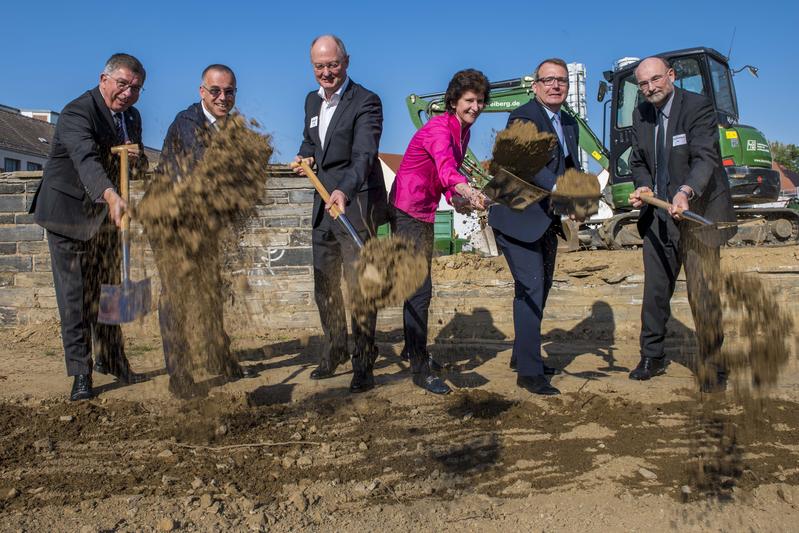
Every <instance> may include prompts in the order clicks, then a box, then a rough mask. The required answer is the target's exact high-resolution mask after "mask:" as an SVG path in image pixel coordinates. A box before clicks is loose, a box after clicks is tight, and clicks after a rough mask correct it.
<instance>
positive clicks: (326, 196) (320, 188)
mask: <svg viewBox="0 0 799 533" xmlns="http://www.w3.org/2000/svg"><path fill="white" fill-rule="evenodd" d="M289 166H291V168H297V167H300V168H302V170H303V171H304V172H305V175H306V176H308V179H309V180H311V183H313V186H314V188H315V189H316V192H318V193H319V196H321V197H322V200H324V202H325V203H327V202H329V201H330V193H328V192H327V189H325V186H324V185H322V182H321V181H319V178H318V177H316V174H315V173H314V171H313V170H311V167H310V165H308V162H307V161H306V160H305V159H302V160H300V162H299V163H297V162H296V161H294V162H292V163H291V164H290V165H289ZM341 214H343V213H342V212H341V211H340V210H339V208H338V206H337V205H336V204H333V205H332V206H331V207H330V216H331V217H333V218H338V216H339V215H341Z"/></svg>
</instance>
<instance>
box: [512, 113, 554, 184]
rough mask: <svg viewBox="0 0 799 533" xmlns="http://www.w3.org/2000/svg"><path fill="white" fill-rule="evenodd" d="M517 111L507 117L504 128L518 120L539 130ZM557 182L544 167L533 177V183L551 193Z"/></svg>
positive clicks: (530, 118) (528, 117) (552, 173)
mask: <svg viewBox="0 0 799 533" xmlns="http://www.w3.org/2000/svg"><path fill="white" fill-rule="evenodd" d="M519 109H522V108H519ZM519 109H516V110H515V111H513V112H512V113H511V114H510V116H509V117H508V123H507V125H506V126H505V127H506V128H507V127H509V126H510V125H511V124H513V123H514V122H516V121H517V120H520V121H522V122H532V123H533V124H535V125H536V127H537V128H539V130H540V129H541V126H540V125H539V124H536V122H535V121H534V120H533V119H532V117H530V116H529V115H527V114H525V113H521V112H519ZM557 181H558V177H557V176H556V175H555V173H554V172H552V171H551V170H549V169H548V168H547V167H546V166H544V167H543V168H542V169H541V170H539V171H538V173H537V174H536V175H535V176H533V183H534V184H536V185H537V186H539V187H541V188H544V189H546V190H548V191H551V190H552V189H553V188H554V187H555V182H557Z"/></svg>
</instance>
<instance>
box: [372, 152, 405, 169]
mask: <svg viewBox="0 0 799 533" xmlns="http://www.w3.org/2000/svg"><path fill="white" fill-rule="evenodd" d="M377 155H378V157H379V158H380V159H381V160H382V161H383V163H385V164H386V165H387V166H388V168H390V169H391V170H393V171H394V173H395V174H396V172H397V170H399V166H400V163H402V154H387V153H384V152H381V153H379V154H377Z"/></svg>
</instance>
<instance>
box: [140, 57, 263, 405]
mask: <svg viewBox="0 0 799 533" xmlns="http://www.w3.org/2000/svg"><path fill="white" fill-rule="evenodd" d="M236 90H237V88H236V75H235V74H234V73H233V70H232V69H231V68H230V67H228V66H226V65H221V64H213V65H209V66H208V67H206V68H205V70H203V72H202V76H201V85H200V89H199V92H200V101H199V102H197V103H194V104H192V105H190V106H189V107H188V108H187V109H184V110H183V111H181V112H180V113H178V114H177V116H176V117H175V120H174V121H173V122H172V124H171V125H170V126H169V129H168V130H167V133H166V137H165V138H164V146H163V148H162V150H161V160H160V163H159V166H158V170H157V173H156V174H157V176H158V179H157V180H155V181H154V182H153V183H152V184H151V186H150V187H149V188H148V192H147V194H148V195H150V194H154V195H158V194H159V192H160V191H163V190H164V188H171V187H173V186H174V184H175V183H178V182H180V180H181V179H182V178H183V177H184V176H187V175H189V174H190V173H191V172H192V170H194V168H195V166H196V165H197V163H198V162H199V161H201V160H202V158H203V156H204V155H205V151H206V149H207V147H208V144H209V142H210V139H211V136H212V135H213V134H214V133H216V131H217V130H218V128H219V127H220V124H222V123H223V122H224V121H225V120H226V119H227V117H228V115H229V113H230V112H231V111H233V107H234V106H235V104H236ZM149 237H150V242H151V244H152V247H153V251H154V252H155V257H156V262H157V264H158V272H159V277H160V279H161V296H160V298H159V301H158V322H159V325H160V327H161V339H162V341H163V347H164V360H165V362H166V369H167V373H168V374H169V390H170V392H172V394H174V395H176V396H178V397H180V398H189V397H192V396H194V395H196V393H198V392H199V389H197V387H195V383H194V379H193V377H192V375H191V365H190V363H191V361H190V356H191V355H194V356H196V357H199V358H200V359H201V360H202V361H203V362H204V363H205V366H206V367H208V369H209V370H210V371H212V372H218V373H221V374H223V375H224V376H225V377H227V378H228V379H238V378H241V377H254V376H255V375H256V374H255V372H253V371H252V370H250V369H249V368H247V367H243V366H241V365H240V364H239V362H238V361H237V360H236V358H235V356H234V355H233V354H232V353H231V351H230V338H229V337H228V335H227V333H226V332H225V329H224V317H223V309H224V298H223V294H222V275H221V257H220V250H219V242H218V240H217V239H216V238H207V239H205V241H204V242H203V243H202V244H201V245H200V248H199V250H197V251H196V252H193V253H191V256H190V258H189V259H190V261H189V264H187V263H186V262H183V261H181V262H180V263H179V264H175V263H177V261H175V255H174V254H173V253H170V249H171V248H172V247H174V246H175V243H174V242H170V241H169V240H168V237H169V235H162V234H159V233H157V232H156V233H155V234H150V235H149ZM192 352H195V353H192ZM197 352H199V353H197Z"/></svg>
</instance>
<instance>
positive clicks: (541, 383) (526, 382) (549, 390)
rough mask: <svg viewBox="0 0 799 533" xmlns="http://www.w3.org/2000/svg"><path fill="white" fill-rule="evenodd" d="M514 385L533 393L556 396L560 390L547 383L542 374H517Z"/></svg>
mask: <svg viewBox="0 0 799 533" xmlns="http://www.w3.org/2000/svg"><path fill="white" fill-rule="evenodd" d="M516 385H518V386H519V387H521V388H523V389H524V390H526V391H528V392H532V393H533V394H540V395H541V396H556V395H558V394H560V391H559V390H558V389H556V388H555V387H553V386H552V385H550V384H549V381H547V378H545V377H544V376H517V377H516Z"/></svg>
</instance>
